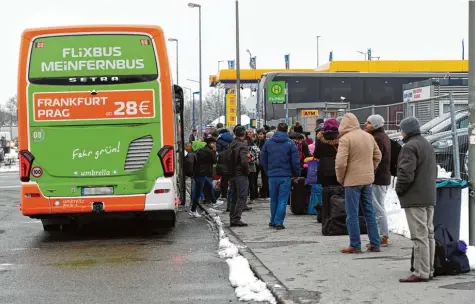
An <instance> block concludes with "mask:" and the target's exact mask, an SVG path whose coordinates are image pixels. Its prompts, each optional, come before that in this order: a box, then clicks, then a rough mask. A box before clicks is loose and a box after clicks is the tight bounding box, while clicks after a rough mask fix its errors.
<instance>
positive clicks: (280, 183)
mask: <svg viewBox="0 0 476 304" xmlns="http://www.w3.org/2000/svg"><path fill="white" fill-rule="evenodd" d="M268 182H269V194H270V198H271V205H270V207H271V218H270V220H269V222H270V223H271V224H273V225H282V224H283V223H284V218H285V217H286V207H287V205H288V199H289V194H290V193H291V178H290V177H268Z"/></svg>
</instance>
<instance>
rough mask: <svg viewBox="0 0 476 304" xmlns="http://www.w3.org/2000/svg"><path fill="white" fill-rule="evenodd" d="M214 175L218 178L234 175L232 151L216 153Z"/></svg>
mask: <svg viewBox="0 0 476 304" xmlns="http://www.w3.org/2000/svg"><path fill="white" fill-rule="evenodd" d="M216 173H217V174H218V175H220V176H232V175H234V174H235V166H234V161H233V150H232V149H230V148H228V149H226V150H225V151H222V152H220V153H218V159H217V165H216Z"/></svg>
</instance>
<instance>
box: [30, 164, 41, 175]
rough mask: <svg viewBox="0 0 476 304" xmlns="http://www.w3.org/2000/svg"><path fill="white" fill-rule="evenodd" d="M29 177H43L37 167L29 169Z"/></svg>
mask: <svg viewBox="0 0 476 304" xmlns="http://www.w3.org/2000/svg"><path fill="white" fill-rule="evenodd" d="M31 175H33V177H35V178H38V177H41V176H42V175H43V169H41V168H40V167H38V166H36V167H33V168H32V169H31Z"/></svg>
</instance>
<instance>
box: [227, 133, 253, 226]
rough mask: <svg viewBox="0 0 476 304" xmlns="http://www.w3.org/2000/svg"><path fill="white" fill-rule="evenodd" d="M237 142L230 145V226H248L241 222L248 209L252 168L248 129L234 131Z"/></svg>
mask: <svg viewBox="0 0 476 304" xmlns="http://www.w3.org/2000/svg"><path fill="white" fill-rule="evenodd" d="M234 133H235V136H236V137H235V140H234V141H233V142H232V143H231V144H230V147H229V149H232V151H233V153H232V155H233V156H232V158H233V159H232V162H233V169H234V170H233V171H234V174H233V177H232V178H231V179H230V182H231V193H232V194H231V203H230V226H231V227H235V226H238V227H243V226H248V224H246V223H244V222H243V221H242V220H241V214H242V213H243V209H244V208H245V207H246V200H247V198H248V192H249V182H248V175H249V173H250V167H249V165H248V147H247V146H246V143H245V138H246V129H245V128H244V127H242V126H238V127H236V128H235V129H234Z"/></svg>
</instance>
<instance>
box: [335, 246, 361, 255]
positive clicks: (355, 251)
mask: <svg viewBox="0 0 476 304" xmlns="http://www.w3.org/2000/svg"><path fill="white" fill-rule="evenodd" d="M340 252H341V253H349V254H352V253H362V250H361V249H356V248H352V247H347V248H344V249H342V250H341V251H340Z"/></svg>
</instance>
